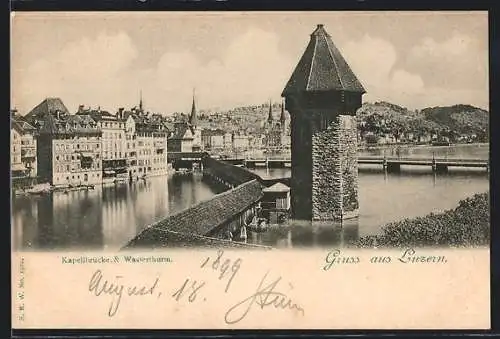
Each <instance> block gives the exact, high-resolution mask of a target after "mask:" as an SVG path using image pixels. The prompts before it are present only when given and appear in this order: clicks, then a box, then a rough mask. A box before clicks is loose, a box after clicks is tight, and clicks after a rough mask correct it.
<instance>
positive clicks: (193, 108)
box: [189, 89, 198, 126]
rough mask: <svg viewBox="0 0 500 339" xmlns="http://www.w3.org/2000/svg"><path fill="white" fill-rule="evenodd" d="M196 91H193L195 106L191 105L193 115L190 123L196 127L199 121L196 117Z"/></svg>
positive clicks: (190, 117)
mask: <svg viewBox="0 0 500 339" xmlns="http://www.w3.org/2000/svg"><path fill="white" fill-rule="evenodd" d="M195 98H196V90H195V89H193V104H192V105H191V115H190V116H189V123H190V124H191V125H192V126H196V124H197V122H198V119H197V117H196V101H195V100H196V99H195Z"/></svg>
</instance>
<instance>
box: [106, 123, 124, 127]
mask: <svg viewBox="0 0 500 339" xmlns="http://www.w3.org/2000/svg"><path fill="white" fill-rule="evenodd" d="M101 125H102V126H103V127H110V128H125V123H121V122H102V123H101Z"/></svg>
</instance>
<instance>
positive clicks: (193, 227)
mask: <svg viewBox="0 0 500 339" xmlns="http://www.w3.org/2000/svg"><path fill="white" fill-rule="evenodd" d="M262 195H263V193H262V185H261V184H260V183H259V182H258V181H257V180H252V181H249V182H247V183H244V184H242V185H240V186H237V187H235V188H233V189H232V190H229V191H226V192H224V193H221V194H218V195H216V196H215V197H213V198H212V199H210V200H206V201H203V202H201V203H199V204H197V205H195V206H193V207H191V208H188V209H186V210H184V211H181V212H179V213H177V214H174V215H171V216H169V217H167V218H166V219H164V220H162V221H159V222H157V223H155V224H153V225H151V226H150V227H148V228H146V229H144V230H143V231H142V232H141V233H139V235H137V237H136V238H135V239H133V240H132V241H131V243H139V242H142V241H145V240H142V239H145V238H147V239H151V238H153V239H154V238H155V237H154V236H152V234H159V233H160V231H159V230H161V231H169V232H178V233H189V234H192V235H195V236H206V235H208V233H210V232H211V231H212V230H214V229H215V228H217V227H218V226H220V225H222V224H224V223H225V222H227V221H228V220H230V219H231V218H233V217H234V216H235V215H237V214H239V213H241V212H243V211H244V210H245V209H246V208H248V207H249V206H250V205H252V204H253V203H256V202H257V201H259V200H260V199H261V198H262ZM166 239H168V238H166Z"/></svg>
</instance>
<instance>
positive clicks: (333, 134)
mask: <svg viewBox="0 0 500 339" xmlns="http://www.w3.org/2000/svg"><path fill="white" fill-rule="evenodd" d="M311 200H312V220H317V221H326V220H336V219H341V218H350V217H355V216H357V214H358V208H359V202H358V163H357V128H356V117H355V116H352V115H339V116H337V117H336V118H334V119H333V121H332V122H330V123H329V125H328V127H327V128H326V129H324V130H316V131H315V132H314V133H313V135H312V185H311Z"/></svg>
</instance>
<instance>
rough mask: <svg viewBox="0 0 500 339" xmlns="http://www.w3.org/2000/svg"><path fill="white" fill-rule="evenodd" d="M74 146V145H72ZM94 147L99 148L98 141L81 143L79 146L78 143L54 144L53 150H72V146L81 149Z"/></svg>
mask: <svg viewBox="0 0 500 339" xmlns="http://www.w3.org/2000/svg"><path fill="white" fill-rule="evenodd" d="M73 146H75V147H73ZM92 146H93V147H95V148H99V143H91V144H83V145H81V147H80V144H76V145H75V144H56V145H55V150H56V151H64V150H66V151H69V150H72V149H74V148H76V149H82V150H90V149H91V148H92Z"/></svg>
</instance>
